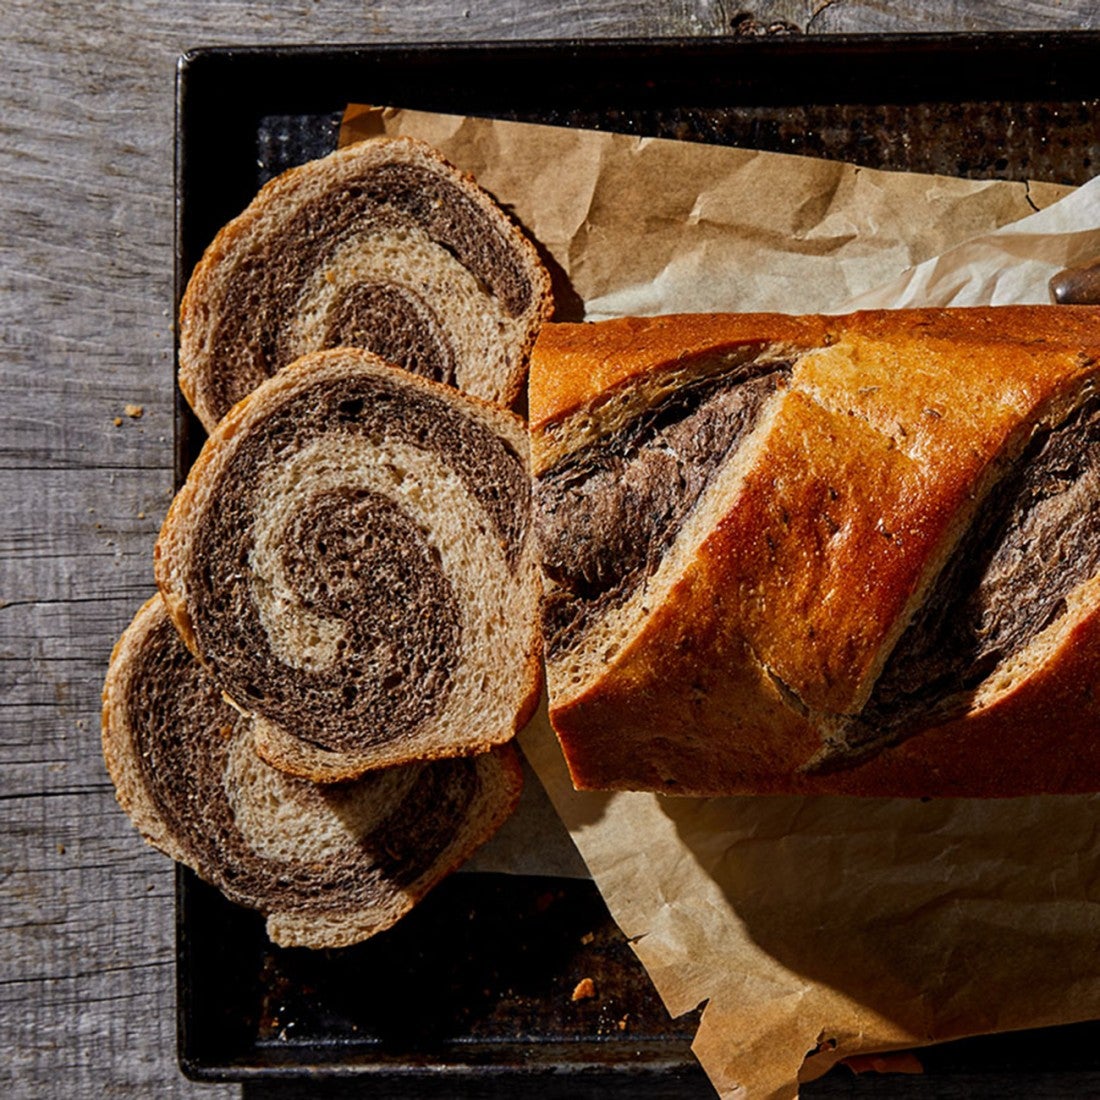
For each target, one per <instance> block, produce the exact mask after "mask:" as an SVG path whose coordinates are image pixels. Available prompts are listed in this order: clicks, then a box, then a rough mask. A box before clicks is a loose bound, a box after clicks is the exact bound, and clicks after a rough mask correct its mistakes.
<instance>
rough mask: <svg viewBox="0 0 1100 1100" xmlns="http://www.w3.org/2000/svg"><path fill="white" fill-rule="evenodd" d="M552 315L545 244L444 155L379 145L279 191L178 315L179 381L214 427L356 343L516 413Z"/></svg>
mask: <svg viewBox="0 0 1100 1100" xmlns="http://www.w3.org/2000/svg"><path fill="white" fill-rule="evenodd" d="M550 308H551V297H550V279H549V276H548V274H547V272H546V270H545V268H544V267H543V266H542V263H541V261H540V260H539V258H538V254H537V253H536V251H535V249H534V247H533V246H532V245H531V244H530V242H529V241H528V240H527V239H526V237H524V236H523V234H522V233H521V232H520V230H519V229H518V228H517V227H516V226H515V225H514V224H513V223H512V222H511V221H510V220H509V218H508V217H507V216H506V215H505V213H504V211H503V210H502V209H501V208H500V207H499V206H498V205H497V204H496V202H494V200H493V199H492V198H491V197H490V196H489V195H488V194H487V193H486V192H485V191H483V190H482V189H481V188H480V187H478V186H477V184H476V183H475V182H474V181H473V180H472V179H471V178H470V177H469V176H467V175H465V174H464V173H462V172H460V171H458V170H457V169H456V168H454V167H453V166H452V165H450V164H448V163H447V162H446V161H445V160H444V159H443V158H442V157H441V156H440V154H439V153H438V152H436V151H435V150H434V149H432V148H431V147H430V146H427V145H425V144H423V143H422V142H418V141H414V140H412V139H409V138H385V137H380V138H376V139H371V140H368V141H364V142H360V143H358V144H356V145H353V146H349V147H348V148H346V149H342V150H339V151H337V152H335V153H332V154H331V155H329V156H327V157H324V158H321V159H320V160H316V161H311V162H309V163H308V164H305V165H303V166H301V167H299V168H295V169H292V170H290V171H289V172H286V173H284V174H283V175H281V176H279V177H278V178H276V179H274V180H272V181H271V182H270V183H268V184H267V185H266V186H265V187H264V188H263V189H262V190H261V191H260V193H259V194H258V195H257V196H256V198H255V199H254V200H253V202H252V203H251V204H250V205H249V207H248V208H247V209H246V210H245V211H244V212H243V213H242V214H241V215H240V216H239V217H237V218H235V219H234V220H233V221H232V222H230V223H229V224H228V225H227V226H225V228H224V229H222V230H221V232H220V233H219V234H218V235H217V237H216V238H215V239H214V241H213V243H212V244H211V245H210V247H209V248H208V249H207V251H206V253H205V255H204V256H203V258H202V260H201V261H200V263H199V264H198V266H197V267H196V268H195V271H194V273H193V274H192V276H191V279H190V282H189V283H188V286H187V291H186V293H185V294H184V297H183V302H182V305H181V308H180V351H179V363H180V372H179V382H180V388H181V389H182V390H183V393H184V395H185V396H186V398H187V400H188V401H189V402H190V403H191V405H192V407H193V408H194V410H195V412H196V413H197V414H198V417H199V419H200V420H201V421H202V422H203V424H204V426H205V427H206V429H207V430H208V431H209V430H210V429H212V428H213V426H214V425H215V424H216V423H217V421H218V420H220V419H221V417H222V416H224V415H225V413H227V412H228V411H229V409H230V408H231V407H232V406H233V405H234V404H236V402H237V401H239V400H240V399H241V398H242V397H244V396H245V395H246V394H247V393H249V392H250V391H251V390H252V389H254V388H255V387H256V386H257V385H259V383H260V382H262V381H263V380H264V379H265V378H267V377H269V376H270V375H272V374H274V373H275V372H276V371H277V370H279V369H280V368H281V367H283V366H285V365H286V364H288V363H290V362H292V361H293V360H294V359H296V358H298V357H299V356H301V355H303V354H305V353H306V352H310V351H317V350H320V349H322V348H329V347H336V346H343V345H353V346H357V347H365V348H368V349H369V350H371V351H374V352H376V353H377V354H378V355H380V356H381V357H382V358H384V359H386V360H388V361H389V362H392V363H396V364H397V365H398V366H402V367H405V368H406V369H407V370H410V371H413V372H414V373H417V374H421V375H424V376H425V377H428V378H432V379H434V380H436V381H439V382H444V383H447V384H449V385H453V386H457V387H458V388H459V389H461V390H463V391H464V392H467V393H470V394H473V395H474V396H476V397H481V398H484V399H485V400H487V401H492V402H495V403H498V404H503V405H510V404H511V403H512V402H513V401H515V399H516V397H517V396H518V395H519V393H520V391H521V388H522V385H523V380H524V377H525V373H526V367H527V355H528V353H529V351H530V348H531V344H532V342H533V341H534V338H535V334H536V332H537V330H538V327H539V325H540V324H541V322H542V320H543V319H544V318H545V317H546V316H547V315H548V314H549V311H550Z"/></svg>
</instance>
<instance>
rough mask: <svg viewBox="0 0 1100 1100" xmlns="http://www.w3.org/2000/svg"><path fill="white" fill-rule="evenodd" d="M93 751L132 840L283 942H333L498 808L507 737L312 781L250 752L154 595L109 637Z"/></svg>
mask: <svg viewBox="0 0 1100 1100" xmlns="http://www.w3.org/2000/svg"><path fill="white" fill-rule="evenodd" d="M103 704H104V705H103V748H104V756H105V759H106V762H107V766H108V770H109V772H110V774H111V778H112V779H113V781H114V783H115V786H116V789H117V792H118V798H119V801H120V803H121V804H122V806H123V808H124V809H125V810H126V812H127V813H128V814H129V815H130V817H131V819H132V820H133V822H134V824H135V825H136V826H137V827H138V828H139V829H140V831H141V832H142V833H143V835H144V836H145V837H146V839H147V840H148V841H149V842H150V843H151V844H153V845H154V846H155V847H157V848H159V849H160V850H161V851H164V852H166V853H167V854H168V855H170V856H172V857H173V858H174V859H176V860H178V861H180V862H182V863H185V864H187V865H188V866H189V867H191V868H192V869H193V870H194V871H195V872H196V873H197V874H198V875H199V876H200V877H202V878H203V879H205V880H207V881H208V882H211V883H213V884H214V885H215V886H217V887H218V888H219V889H220V890H221V891H222V892H223V893H224V894H225V895H226V896H227V897H229V898H230V899H231V900H233V901H235V902H238V903H239V904H242V905H245V906H248V907H249V908H253V909H258V910H260V911H261V912H263V913H265V914H266V915H267V929H268V934H269V936H270V937H271V939H272V940H274V941H275V942H276V943H279V944H283V945H286V946H306V947H340V946H344V945H346V944H350V943H355V942H357V941H359V940H362V939H365V938H367V937H368V936H370V935H373V934H374V933H376V932H380V931H382V930H383V929H385V928H388V927H389V926H391V925H392V924H393V923H394V922H395V921H396V920H398V919H399V918H400V917H401V916H402V915H403V914H404V913H406V912H407V911H408V910H409V909H410V908H411V907H412V905H413V904H414V903H415V902H416V901H417V900H418V899H419V898H421V897H422V896H423V895H424V894H425V893H427V891H428V890H429V889H431V887H432V886H434V885H435V884H436V883H437V882H439V880H440V879H442V878H443V877H444V876H445V875H447V874H448V873H449V872H450V871H451V870H453V869H454V868H455V867H456V866H458V865H459V864H460V863H461V862H462V861H463V860H464V859H466V858H467V857H468V856H469V855H470V854H472V852H473V851H474V849H476V848H477V847H478V846H479V845H480V844H481V843H483V842H484V841H485V840H487V839H488V838H489V837H490V836H492V834H493V833H494V832H495V831H496V829H497V828H498V827H499V825H500V824H501V823H502V822H503V821H504V820H505V818H506V817H507V816H508V815H509V814H510V813H511V811H512V809H513V808H514V807H515V804H516V800H517V799H518V797H519V791H520V786H521V784H522V772H521V771H520V768H519V763H518V759H517V758H516V754H515V750H514V749H513V748H512V746H509V745H506V746H502V747H501V748H499V749H496V750H493V751H492V752H489V753H485V754H483V755H481V756H477V757H462V758H457V759H453V760H441V761H433V762H430V763H422V764H412V765H409V766H407V767H401V768H389V769H385V770H383V771H379V772H373V773H371V774H370V775H368V776H365V777H363V778H361V779H358V780H354V781H352V782H349V783H340V784H335V785H331V786H321V785H319V784H315V783H311V782H309V781H308V780H303V779H297V778H294V777H292V776H288V775H285V774H284V773H282V772H280V771H278V770H276V769H274V768H272V767H270V765H268V764H266V763H264V762H263V761H262V760H261V759H259V757H257V755H256V753H255V750H254V748H253V745H252V738H251V732H250V730H249V728H248V726H249V723H248V721H247V719H245V718H244V717H242V716H241V715H240V714H239V713H238V712H237V711H236V710H234V709H233V708H232V707H230V706H229V705H228V704H226V703H225V702H224V701H223V699H222V696H221V692H220V691H219V689H218V687H217V685H216V684H215V683H214V682H213V681H212V680H211V679H210V677H209V676H208V675H207V674H206V672H205V671H204V670H203V669H202V667H201V666H200V665H199V664H198V663H197V662H196V661H195V659H194V658H193V657H192V655H191V654H190V653H189V652H188V650H187V648H186V647H185V646H184V644H183V642H182V641H181V640H180V637H179V635H178V633H177V632H176V630H175V629H174V627H173V626H172V623H171V622H170V620H169V619H168V616H167V614H166V612H165V609H164V605H163V603H162V601H161V599H160V597H159V596H158V597H154V598H153V599H152V600H150V601H149V602H148V603H147V604H145V606H144V607H142V608H141V610H140V611H139V612H138V614H137V615H136V616H135V618H134V621H133V623H131V625H130V626H129V628H128V629H127V630H126V632H125V633H124V634H123V636H122V638H121V639H120V640H119V642H118V644H117V645H116V647H115V651H114V653H113V655H112V658H111V666H110V669H109V672H108V675H107V681H106V685H105V687H104V692H103Z"/></svg>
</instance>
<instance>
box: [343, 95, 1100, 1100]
mask: <svg viewBox="0 0 1100 1100" xmlns="http://www.w3.org/2000/svg"><path fill="white" fill-rule="evenodd" d="M383 130H384V131H385V132H393V133H396V132H402V133H412V134H415V135H417V136H421V137H424V138H425V139H427V140H429V141H432V142H433V143H434V144H436V145H437V146H439V147H440V148H442V149H443V151H444V152H445V153H446V155H447V156H448V157H449V158H450V159H452V160H453V161H454V162H455V163H457V164H459V165H460V166H462V167H464V168H466V169H467V170H469V171H471V172H473V173H474V174H475V175H476V176H477V177H478V179H479V180H480V182H482V184H483V185H485V186H487V187H488V188H489V190H491V191H492V192H494V193H495V194H496V195H497V197H498V199H500V200H501V201H502V202H504V203H505V204H507V205H509V206H511V207H512V208H513V210H514V212H515V213H516V215H517V216H518V217H519V218H520V220H521V221H522V222H523V223H524V224H525V225H526V226H527V228H528V229H529V230H530V231H531V232H532V233H533V234H534V235H535V236H536V237H537V238H538V239H539V240H540V242H541V243H542V245H543V246H544V247H545V248H546V249H547V250H548V253H549V255H550V256H551V258H552V260H553V261H554V262H555V263H556V264H558V265H559V266H560V268H561V272H560V274H563V275H564V274H565V273H567V275H568V281H569V283H570V284H571V286H572V288H573V290H574V291H575V292H576V294H577V296H578V298H579V299H580V301H578V300H574V299H570V300H567V309H569V310H571V311H572V312H573V316H579V315H581V314H584V315H586V316H588V317H590V318H591V317H603V316H608V315H612V314H615V313H618V312H648V313H653V312H671V311H675V310H691V309H696V310H710V309H736V310H755V309H780V310H785V311H788V312H810V311H822V312H824V311H837V310H840V309H843V308H847V307H848V305H849V304H858V305H860V306H870V305H875V306H884V307H889V306H892V305H900V304H903V303H904V304H912V305H916V304H949V303H955V304H979V303H982V302H998V303H1007V302H1011V301H1039V302H1041V301H1046V300H1047V297H1046V294H1047V291H1046V280H1047V279H1048V278H1049V276H1050V274H1052V273H1053V272H1054V271H1056V270H1058V269H1059V268H1060V267H1062V266H1066V265H1067V264H1070V263H1080V262H1083V261H1085V260H1088V259H1094V258H1100V229H1098V228H1097V227H1098V226H1100V181H1094V183H1093V184H1090V185H1089V186H1087V187H1084V188H1081V189H1079V190H1078V191H1076V192H1074V193H1072V195H1070V197H1069V198H1068V199H1066V201H1064V202H1061V203H1058V204H1057V205H1055V206H1052V207H1050V209H1047V210H1043V212H1042V213H1040V214H1036V215H1034V216H1032V217H1030V218H1028V219H1027V220H1025V221H1019V219H1021V218H1022V217H1024V215H1027V214H1029V213H1030V212H1031V211H1032V209H1033V208H1034V207H1035V206H1040V207H1042V206H1046V205H1048V204H1049V203H1050V202H1052V201H1054V200H1056V199H1058V198H1060V197H1061V196H1062V195H1065V194H1067V190H1066V189H1060V188H1055V187H1052V186H1046V185H1042V186H1040V185H1034V184H1032V185H1029V186H1028V187H1025V186H1024V185H1016V184H1005V183H974V182H968V181H959V180H949V179H943V178H940V177H929V176H919V175H902V174H891V173H882V172H872V171H868V170H865V169H858V168H853V167H850V166H845V165H840V164H833V163H828V162H821V161H813V160H806V159H803V158H795V157H786V156H780V155H776V154H763V153H751V152H744V151H739V150H728V149H716V148H713V147H706V146H691V145H680V144H678V143H675V142H658V141H646V140H639V139H636V138H631V137H621V136H613V135H605V134H592V133H584V132H580V131H564V132H563V131H559V130H551V129H549V128H544V127H531V126H523V125H520V124H514V123H487V122H484V121H477V120H470V119H457V118H453V117H448V116H426V115H418V114H414V113H410V112H398V111H389V110H387V111H371V112H367V113H365V114H360V115H359V116H358V118H357V119H356V120H355V121H354V122H353V123H351V124H350V125H349V126H348V127H347V128H346V134H347V136H348V137H350V136H352V135H354V134H359V135H363V134H366V133H371V132H374V133H377V132H382V131H383ZM1029 192H1030V193H1029ZM1013 223H1015V224H1013ZM1002 226H1006V227H1008V228H1007V229H1006V230H1005V231H1004V232H1003V233H999V234H998V233H996V232H995V231H996V230H997V229H998V228H999V227H1002ZM911 268H912V269H913V270H910V269H911ZM564 285H568V284H564ZM883 287H884V288H885V289H882V288H883ZM876 288H879V289H877V290H876ZM582 302H583V306H584V308H582ZM521 743H522V745H523V747H524V750H525V752H526V753H527V756H528V759H529V760H530V762H531V763H532V765H533V767H534V769H535V771H536V772H537V773H538V775H539V777H540V778H541V779H542V782H543V784H544V785H545V788H546V790H547V792H548V793H549V795H550V798H551V800H552V802H553V804H554V806H555V808H556V809H557V812H558V814H559V815H560V817H561V819H562V820H563V821H564V822H565V824H566V825H567V827H568V829H569V832H570V835H571V836H572V838H573V841H574V842H575V843H576V845H577V848H578V849H579V850H580V852H581V854H582V855H583V857H584V860H585V863H586V864H587V866H588V869H589V871H590V872H591V874H592V876H593V878H594V879H595V881H596V883H597V884H598V886H599V888H600V890H601V892H602V894H603V896H604V898H605V899H606V901H607V904H608V907H609V909H610V910H611V913H612V915H613V916H614V918H615V920H616V921H617V922H618V924H619V925H620V927H621V928H622V930H623V932H624V933H625V934H626V935H627V936H628V937H630V938H631V939H632V940H633V941H634V949H635V951H636V952H637V954H638V956H639V958H640V959H641V961H642V963H643V964H644V966H645V968H646V970H647V971H648V973H649V975H650V977H651V978H652V979H653V982H654V984H655V986H656V987H657V989H658V991H659V993H660V995H661V997H662V998H663V1000H664V1002H665V1004H666V1006H667V1007H668V1009H669V1011H670V1012H671V1013H672V1014H673V1015H674V1016H675V1015H679V1014H681V1013H683V1012H685V1011H688V1010H690V1009H693V1008H695V1007H697V1006H698V1005H699V1004H701V1003H703V1002H706V1008H705V1011H704V1012H703V1016H702V1023H701V1026H700V1028H699V1032H698V1035H697V1038H696V1041H695V1044H694V1050H695V1053H696V1054H697V1056H698V1057H699V1060H700V1062H701V1063H702V1065H703V1067H704V1068H705V1070H706V1071H707V1073H708V1074H709V1076H710V1079H711V1081H712V1082H713V1083H714V1085H715V1088H716V1089H717V1091H718V1092H719V1093H720V1094H721V1095H722V1096H723V1097H739V1098H740V1097H745V1098H758V1097H759V1098H765V1097H767V1098H772V1097H774V1098H789V1097H793V1096H795V1095H796V1094H797V1090H798V1081H799V1079H802V1080H808V1079H811V1078H812V1077H814V1076H817V1075H819V1074H820V1073H823V1072H825V1070H826V1069H828V1068H829V1067H830V1066H831V1065H832V1064H834V1063H835V1062H836V1061H837V1060H839V1059H840V1058H843V1057H846V1056H848V1055H852V1054H856V1053H858V1052H868V1051H883V1050H890V1049H897V1048H901V1047H908V1046H914V1045H921V1044H925V1043H931V1042H936V1041H942V1040H946V1039H950V1038H957V1037H961V1036H964V1035H972V1034H977V1033H982V1032H990V1031H996V1030H1007V1029H1015V1028H1025V1027H1037V1026H1044V1025H1052V1024H1059V1023H1067V1022H1071V1021H1076V1020H1082V1019H1089V1018H1094V1017H1097V1016H1100V905H1097V901H1098V900H1100V841H1098V836H1100V830H1098V828H1097V826H1098V824H1100V799H1097V798H1093V797H1045V798H1031V799H1013V800H1006V801H984V802H983V801H978V800H946V799H945V800H936V801H931V802H919V801H906V800H889V799H876V800H865V799H844V798H774V797H773V798H755V799H754V798H726V799H684V798H679V799H677V798H668V797H662V796H659V795H650V794H622V793H620V794H599V793H590V792H585V793H580V792H576V791H574V790H573V788H572V785H571V784H570V782H569V778H568V775H567V772H566V769H565V765H564V762H563V760H562V757H561V754H560V752H559V751H558V748H557V744H556V741H555V739H554V736H553V733H552V732H551V731H550V729H549V726H548V724H547V722H546V719H545V714H544V713H543V714H542V715H540V717H539V718H538V719H536V721H535V722H534V723H532V725H531V727H529V729H528V730H527V731H526V732H525V733H524V734H523V735H522V737H521ZM531 844H532V847H533V848H536V849H537V847H538V844H539V839H538V837H537V835H535V836H532V838H531ZM597 993H598V991H597Z"/></svg>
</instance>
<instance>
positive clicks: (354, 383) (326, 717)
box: [155, 348, 541, 780]
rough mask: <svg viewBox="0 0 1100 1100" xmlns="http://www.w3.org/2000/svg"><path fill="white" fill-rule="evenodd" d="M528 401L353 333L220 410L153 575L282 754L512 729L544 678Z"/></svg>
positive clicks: (428, 743)
mask: <svg viewBox="0 0 1100 1100" xmlns="http://www.w3.org/2000/svg"><path fill="white" fill-rule="evenodd" d="M527 456H528V441H527V434H526V428H525V425H524V423H523V421H522V420H520V418H519V417H517V416H514V415H513V414H512V413H509V412H507V411H505V410H503V409H500V408H497V407H495V406H493V405H490V404H488V403H486V402H482V401H477V400H475V399H474V398H470V397H466V396H465V395H463V394H460V393H458V392H457V391H455V390H452V389H449V388H447V387H446V386H442V385H440V384H438V383H435V382H429V381H427V380H425V379H423V378H419V377H417V376H415V375H411V374H408V373H407V372H405V371H403V370H400V369H399V368H397V367H393V366H390V365H388V364H386V363H384V362H382V360H380V359H379V358H378V357H377V356H375V355H372V354H371V353H370V352H366V351H362V350H359V349H354V348H345V349H335V350H330V351H323V352H316V353H314V354H313V355H309V356H305V357H304V358H302V359H301V360H299V361H298V362H297V363H295V364H293V365H292V366H290V367H288V368H287V369H286V370H284V371H282V372H280V373H279V374H278V375H276V376H275V377H274V378H271V379H269V380H268V381H267V382H265V383H264V384H263V385H262V386H261V387H260V388H259V389H257V390H256V391H254V392H253V393H252V394H251V395H250V396H249V397H247V398H246V399H245V400H244V401H242V402H241V403H240V404H238V405H237V406H236V407H235V408H234V409H233V410H232V411H231V412H230V413H229V414H228V415H227V416H226V417H224V418H223V419H222V421H221V422H220V423H219V424H218V426H217V427H216V429H215V430H214V432H213V434H212V435H211V437H210V439H209V440H208V441H207V443H206V445H205V447H204V449H203V451H202V454H201V455H200V456H199V458H198V460H197V462H196V463H195V465H194V467H193V468H192V470H191V473H190V476H189V477H188V479H187V483H186V485H185V486H184V487H183V489H181V491H180V492H179V494H178V495H177V496H176V499H175V501H174V503H173V505H172V507H171V509H170V511H169V513H168V516H167V518H166V520H165V523H164V527H163V530H162V531H161V536H160V539H159V541H158V543H157V546H156V550H155V557H156V576H157V583H158V585H159V587H160V590H161V592H162V594H163V595H164V598H165V601H166V603H167V605H168V610H169V613H170V614H171V615H172V618H173V619H174V621H175V623H176V625H177V627H178V628H179V630H180V632H181V634H182V635H183V637H184V640H185V641H186V642H187V644H188V646H189V647H190V648H191V649H192V651H193V652H194V653H195V654H196V655H197V656H198V657H199V659H200V660H201V661H202V662H203V664H205V665H206V666H207V668H208V669H209V671H210V673H211V675H212V676H213V677H214V679H215V680H216V681H217V682H218V683H219V685H220V686H221V687H222V688H223V689H224V690H225V691H226V692H227V694H228V695H229V696H230V697H231V698H232V699H233V700H234V701H235V702H236V703H237V705H238V706H240V707H241V709H242V710H244V711H245V712H247V713H249V714H250V715H253V716H254V717H255V718H256V719H257V745H258V748H259V751H260V753H261V754H262V755H263V756H264V757H265V759H267V760H268V761H269V762H271V763H273V764H275V765H277V766H278V767H280V768H283V769H285V770H287V771H290V772H292V773H294V774H297V775H302V776H305V777H307V778H311V779H316V780H333V779H340V778H349V777H352V776H354V775H358V774H360V773H362V772H364V771H366V770H367V769H369V768H376V767H384V766H387V765H390V764H396V763H403V762H405V761H409V760H416V759H428V758H432V757H440V756H453V755H456V754H459V753H471V752H481V751H483V750H485V749H487V748H489V747H490V746H492V745H495V744H500V743H502V742H505V741H507V740H508V739H509V738H511V737H512V736H513V735H514V734H515V732H516V731H517V730H518V729H519V728H520V727H521V726H522V724H523V722H524V721H526V719H527V717H528V716H529V715H530V713H531V711H532V710H533V708H534V705H535V702H536V699H537V695H538V691H539V683H540V675H541V674H540V665H539V653H540V640H539V631H538V618H537V605H538V591H539V584H538V572H537V565H536V562H535V556H534V540H533V538H532V537H531V534H530V479H529V474H528V457H527Z"/></svg>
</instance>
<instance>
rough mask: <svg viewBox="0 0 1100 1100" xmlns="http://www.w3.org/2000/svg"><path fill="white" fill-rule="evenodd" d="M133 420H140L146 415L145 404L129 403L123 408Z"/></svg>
mask: <svg viewBox="0 0 1100 1100" xmlns="http://www.w3.org/2000/svg"><path fill="white" fill-rule="evenodd" d="M122 411H123V412H124V413H125V414H126V415H127V416H128V417H129V418H130V419H131V420H140V419H141V418H142V417H143V416H144V415H145V406H144V405H127V406H126V407H125V408H124V409H123V410H122Z"/></svg>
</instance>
